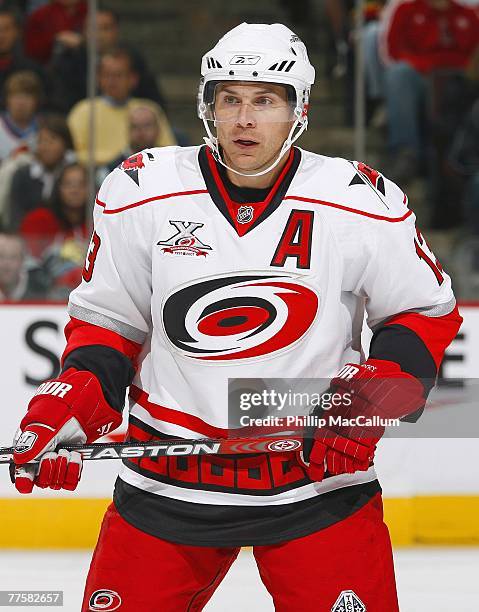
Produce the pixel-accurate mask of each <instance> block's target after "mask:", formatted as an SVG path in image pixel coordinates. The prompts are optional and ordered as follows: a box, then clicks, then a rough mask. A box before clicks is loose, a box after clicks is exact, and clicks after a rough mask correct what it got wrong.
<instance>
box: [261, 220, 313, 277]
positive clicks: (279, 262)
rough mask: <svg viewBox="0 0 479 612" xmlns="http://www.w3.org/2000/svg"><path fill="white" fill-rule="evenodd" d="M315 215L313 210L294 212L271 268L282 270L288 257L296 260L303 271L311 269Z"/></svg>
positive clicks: (277, 248)
mask: <svg viewBox="0 0 479 612" xmlns="http://www.w3.org/2000/svg"><path fill="white" fill-rule="evenodd" d="M313 222H314V213H313V211H311V210H292V211H291V213H290V215H289V219H288V221H287V223H286V227H285V228H284V231H283V234H282V236H281V239H280V241H279V243H278V246H277V247H276V251H275V253H274V255H273V259H272V260H271V264H270V265H271V266H277V267H280V268H282V267H283V266H284V264H285V263H286V261H287V259H288V257H294V258H295V259H296V266H297V267H298V268H301V269H302V270H307V269H309V268H310V267H311V242H312V236H313Z"/></svg>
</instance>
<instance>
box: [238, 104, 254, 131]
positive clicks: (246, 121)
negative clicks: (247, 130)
mask: <svg viewBox="0 0 479 612" xmlns="http://www.w3.org/2000/svg"><path fill="white" fill-rule="evenodd" d="M254 112H255V111H254V110H253V108H252V107H251V105H250V104H247V103H243V104H241V105H239V108H238V115H237V117H236V125H237V126H240V127H254V126H256V118H255V116H254Z"/></svg>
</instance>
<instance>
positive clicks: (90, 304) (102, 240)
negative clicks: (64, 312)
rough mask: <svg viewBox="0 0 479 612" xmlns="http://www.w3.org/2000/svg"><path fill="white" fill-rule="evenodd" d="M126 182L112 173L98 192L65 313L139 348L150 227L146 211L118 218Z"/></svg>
mask: <svg viewBox="0 0 479 612" xmlns="http://www.w3.org/2000/svg"><path fill="white" fill-rule="evenodd" d="M131 182H132V181H131V179H129V178H128V177H127V176H126V175H125V173H124V172H122V171H121V170H119V169H116V170H114V171H113V172H112V173H111V174H110V175H108V176H107V178H106V179H105V181H104V182H103V184H102V186H101V188H100V191H99V193H98V196H97V199H96V203H95V210H94V231H93V235H92V239H91V242H90V247H89V251H88V254H87V258H86V263H85V268H84V271H83V280H82V283H81V284H80V285H79V287H78V288H77V289H75V290H74V291H73V292H72V293H71V295H70V301H69V307H68V312H69V314H70V316H71V317H74V318H76V319H80V320H82V321H85V322H88V323H92V324H94V325H98V326H100V327H103V328H106V329H109V330H111V331H114V332H116V333H118V334H120V335H121V336H123V337H125V338H127V339H129V340H133V341H134V342H138V343H142V342H144V340H145V338H146V335H147V333H148V332H149V329H150V327H151V315H150V310H151V292H152V290H151V252H150V250H149V249H148V247H147V245H149V240H148V232H149V231H150V230H151V222H150V219H149V212H148V207H141V208H140V209H137V210H136V209H134V210H128V211H127V212H126V213H124V208H125V203H127V202H128V201H129V200H130V199H131V198H129V193H128V192H129V190H131V186H130V185H129V183H131ZM133 187H134V188H135V185H133ZM134 195H135V197H136V198H138V194H137V193H135V194H134ZM126 205H127V204H126ZM121 213H123V214H121Z"/></svg>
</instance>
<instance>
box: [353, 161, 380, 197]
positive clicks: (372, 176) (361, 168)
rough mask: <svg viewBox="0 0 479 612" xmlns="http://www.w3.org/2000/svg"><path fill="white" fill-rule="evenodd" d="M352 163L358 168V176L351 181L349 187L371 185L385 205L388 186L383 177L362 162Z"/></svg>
mask: <svg viewBox="0 0 479 612" xmlns="http://www.w3.org/2000/svg"><path fill="white" fill-rule="evenodd" d="M351 163H352V165H353V166H354V167H355V168H356V170H357V174H356V175H355V176H353V178H352V179H351V182H350V183H349V187H351V186H352V185H369V186H370V187H372V188H373V189H374V191H375V192H376V194H377V196H378V197H379V199H380V200H381V202H383V204H385V202H384V197H385V196H386V186H385V184H384V177H383V175H382V174H381V173H380V172H378V171H377V170H374V168H371V166H368V165H367V164H363V163H362V162H351Z"/></svg>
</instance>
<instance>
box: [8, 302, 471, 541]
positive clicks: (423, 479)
mask: <svg viewBox="0 0 479 612" xmlns="http://www.w3.org/2000/svg"><path fill="white" fill-rule="evenodd" d="M461 313H462V315H463V317H464V323H463V326H462V328H461V331H460V334H459V336H458V338H457V339H456V340H455V341H454V342H453V343H452V345H451V346H450V347H449V349H448V352H447V355H446V359H445V362H444V366H443V369H442V377H443V381H442V385H441V388H440V389H439V391H438V392H437V396H436V397H437V398H439V400H438V404H440V403H441V401H443V400H442V399H441V398H444V397H445V398H446V399H447V398H448V397H450V396H451V394H452V395H453V396H454V402H455V404H456V407H455V406H451V405H446V404H447V402H444V401H443V403H444V406H441V407H440V410H439V413H438V414H439V416H441V415H442V418H444V417H445V418H446V419H449V420H450V422H451V423H452V422H453V421H457V420H458V418H459V419H460V418H463V416H464V415H465V414H466V415H467V414H468V410H469V412H470V411H471V410H473V409H474V408H475V407H476V403H479V402H477V397H479V394H476V391H475V389H479V387H478V386H476V387H475V386H474V385H467V384H466V385H463V386H462V387H461V384H460V382H459V383H458V384H456V385H455V386H454V385H453V386H452V387H450V386H446V384H445V383H446V382H448V381H449V382H451V381H458V380H459V381H460V380H462V379H474V378H475V377H477V378H479V376H478V372H479V304H473V303H468V304H463V305H462V307H461ZM0 319H1V327H0V329H1V330H2V347H3V358H2V381H1V388H2V390H3V393H2V400H3V402H2V403H3V406H2V409H1V413H0V414H1V428H0V431H1V432H2V434H1V438H0V446H7V445H9V444H10V443H11V439H12V437H13V434H14V432H15V429H16V427H17V426H18V423H19V421H20V419H21V417H22V415H23V414H24V411H25V407H26V405H27V403H28V400H29V399H30V397H31V395H32V393H33V390H34V389H35V387H37V386H38V384H40V382H42V381H43V380H45V379H46V378H49V377H51V376H53V375H54V374H55V372H56V371H57V368H58V356H59V355H60V354H61V352H62V349H63V346H64V336H63V327H64V325H65V323H66V321H67V316H66V312H65V306H64V305H63V304H58V305H53V304H52V305H38V304H25V305H5V304H4V305H0ZM465 387H468V389H469V390H467V388H465ZM451 389H452V390H451ZM471 389H472V390H471ZM462 397H464V400H463V401H464V405H465V406H466V409H465V410H463V409H462V408H461V407H460V408H457V403H458V398H459V400H460V401H462V400H461V399H460V398H462ZM478 412H479V411H478ZM476 425H477V424H476V423H471V426H470V434H468V435H470V437H466V436H464V433H463V431H461V433H460V435H461V437H451V438H448V437H447V435H448V434H446V435H445V437H444V438H441V439H440V440H438V439H437V437H428V438H421V439H417V438H414V439H413V438H398V439H394V438H387V439H383V440H382V441H381V444H380V447H379V449H378V454H377V461H376V468H377V472H378V474H379V477H380V481H381V484H382V486H383V492H384V497H385V512H386V520H387V522H388V525H389V527H390V530H391V534H392V537H393V541H394V543H395V544H397V545H402V544H411V543H415V542H418V543H442V544H445V543H463V544H466V543H476V544H477V543H478V542H479V525H478V521H477V516H479V469H478V467H477V466H478V465H479V444H478V443H477V438H478V435H477V434H478V430H477V428H476ZM463 429H464V428H463ZM453 458H454V459H455V461H454V460H453ZM458 458H461V459H460V460H459V459H458ZM118 467H119V465H118V463H117V462H116V461H100V462H90V463H88V462H87V463H86V464H85V469H84V474H83V477H82V480H81V482H80V485H79V487H78V489H77V491H75V492H73V493H69V492H53V491H51V492H50V493H46V492H44V491H36V492H35V493H34V494H32V495H30V496H28V497H25V496H20V495H19V494H17V493H16V491H15V490H14V488H13V486H12V485H11V484H10V481H9V477H8V470H7V468H6V467H5V466H4V467H1V466H0V469H2V470H3V473H2V476H0V511H1V517H2V520H1V521H0V547H26V548H30V547H32V548H35V547H44V546H50V547H54V548H56V547H60V548H69V547H73V548H82V547H90V546H91V545H93V544H94V542H95V540H96V537H97V534H98V529H99V523H100V520H101V516H102V514H103V512H104V509H105V508H106V506H107V504H108V503H109V499H110V497H111V491H112V487H113V482H114V480H115V475H116V473H117V470H118Z"/></svg>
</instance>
